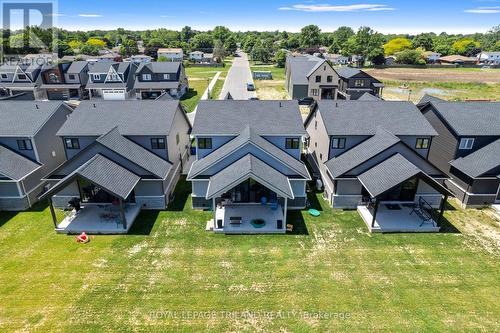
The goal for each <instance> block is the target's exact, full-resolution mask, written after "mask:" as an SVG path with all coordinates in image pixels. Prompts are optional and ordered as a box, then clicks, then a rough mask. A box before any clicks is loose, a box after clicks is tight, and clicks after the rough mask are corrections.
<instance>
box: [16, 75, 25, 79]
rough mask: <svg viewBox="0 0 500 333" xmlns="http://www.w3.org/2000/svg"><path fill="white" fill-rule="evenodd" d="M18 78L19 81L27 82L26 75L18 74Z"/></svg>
mask: <svg viewBox="0 0 500 333" xmlns="http://www.w3.org/2000/svg"><path fill="white" fill-rule="evenodd" d="M17 78H18V79H19V80H26V75H24V74H17Z"/></svg>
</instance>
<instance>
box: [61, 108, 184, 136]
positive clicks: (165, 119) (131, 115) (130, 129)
mask: <svg viewBox="0 0 500 333" xmlns="http://www.w3.org/2000/svg"><path fill="white" fill-rule="evenodd" d="M94 106H95V107H94ZM178 107H179V101H134V100H129V101H95V102H94V101H82V102H81V103H80V105H79V106H78V107H77V108H76V109H75V111H73V113H72V114H71V116H70V117H69V118H68V120H67V121H66V122H65V123H64V125H63V126H62V127H61V129H59V131H58V132H57V135H59V136H75V135H76V136H78V135H82V136H100V135H103V134H105V133H107V132H109V130H111V129H112V128H114V127H118V129H119V131H120V133H121V134H122V135H162V136H163V135H168V134H169V130H170V128H171V126H172V122H173V119H174V115H175V112H176V111H177V108H178Z"/></svg>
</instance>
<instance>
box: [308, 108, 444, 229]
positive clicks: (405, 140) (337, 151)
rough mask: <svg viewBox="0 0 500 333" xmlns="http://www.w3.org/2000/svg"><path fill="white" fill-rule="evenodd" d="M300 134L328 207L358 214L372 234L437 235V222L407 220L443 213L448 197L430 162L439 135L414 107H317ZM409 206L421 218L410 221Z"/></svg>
mask: <svg viewBox="0 0 500 333" xmlns="http://www.w3.org/2000/svg"><path fill="white" fill-rule="evenodd" d="M305 127H306V130H307V133H308V134H309V142H308V148H307V150H308V159H309V161H310V164H311V166H312V167H313V169H314V170H315V173H316V174H318V175H320V178H321V181H322V183H323V185H324V198H325V200H327V201H328V202H329V204H330V205H331V206H332V207H334V208H346V209H358V211H359V212H360V215H361V216H362V217H363V219H364V221H365V222H366V223H367V225H368V227H369V229H370V230H371V231H382V232H384V231H385V232H389V231H415V232H416V231H436V230H438V226H437V223H438V222H439V221H438V220H439V217H433V218H432V219H430V218H429V219H427V220H426V219H424V218H423V219H422V221H420V220H418V218H417V220H412V219H411V218H412V217H417V216H420V215H419V214H421V215H422V216H423V215H425V216H427V217H429V216H428V215H427V213H422V211H427V212H428V211H430V210H431V207H435V208H443V207H444V202H445V200H443V199H446V196H448V195H450V192H449V191H448V190H447V189H446V188H445V187H444V186H443V185H442V182H443V181H444V178H446V176H445V175H444V174H443V173H442V172H441V171H440V170H439V169H438V168H437V167H436V166H434V165H433V164H432V163H430V162H429V161H428V160H427V156H428V154H429V148H430V146H431V142H432V140H433V138H434V137H435V136H436V135H437V132H436V131H435V130H434V128H433V127H432V126H431V124H429V122H428V121H427V120H426V119H425V117H423V116H422V114H421V113H420V112H419V110H418V108H416V107H415V105H413V104H412V103H410V102H393V101H391V102H387V101H381V100H369V101H341V100H339V101H318V102H317V105H316V107H315V108H314V109H313V110H312V111H311V113H310V114H309V116H308V118H307V119H306V121H305ZM422 206H425V207H424V208H426V209H425V210H424V208H423V207H422ZM411 207H414V208H415V207H417V208H416V210H418V213H419V214H415V215H410V212H409V211H408V210H409V209H410V208H411ZM398 213H399V214H403V213H404V216H399V217H397V214H398ZM407 213H408V214H407ZM377 214H378V215H377ZM391 217H393V218H396V220H397V218H399V219H400V221H401V224H399V223H397V221H393V220H392V219H391ZM427 221H429V222H432V223H429V224H427V223H424V225H422V227H421V226H420V224H421V223H423V222H427ZM426 227H427V228H426Z"/></svg>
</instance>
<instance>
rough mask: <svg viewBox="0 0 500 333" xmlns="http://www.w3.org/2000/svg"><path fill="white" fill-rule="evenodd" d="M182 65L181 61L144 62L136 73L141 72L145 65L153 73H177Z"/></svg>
mask: <svg viewBox="0 0 500 333" xmlns="http://www.w3.org/2000/svg"><path fill="white" fill-rule="evenodd" d="M180 66H181V62H180V61H163V62H142V63H141V64H140V65H139V68H138V69H137V71H136V73H138V72H140V71H141V70H142V69H143V68H144V67H147V68H149V69H150V70H151V71H152V72H153V73H177V71H178V70H179V67H180Z"/></svg>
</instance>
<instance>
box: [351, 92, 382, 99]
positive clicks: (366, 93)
mask: <svg viewBox="0 0 500 333" xmlns="http://www.w3.org/2000/svg"><path fill="white" fill-rule="evenodd" d="M357 100H358V101H381V100H382V99H381V98H378V97H377V96H374V95H372V94H370V93H369V92H365V93H364V94H363V95H361V96H360V97H359V98H358V99H357Z"/></svg>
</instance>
